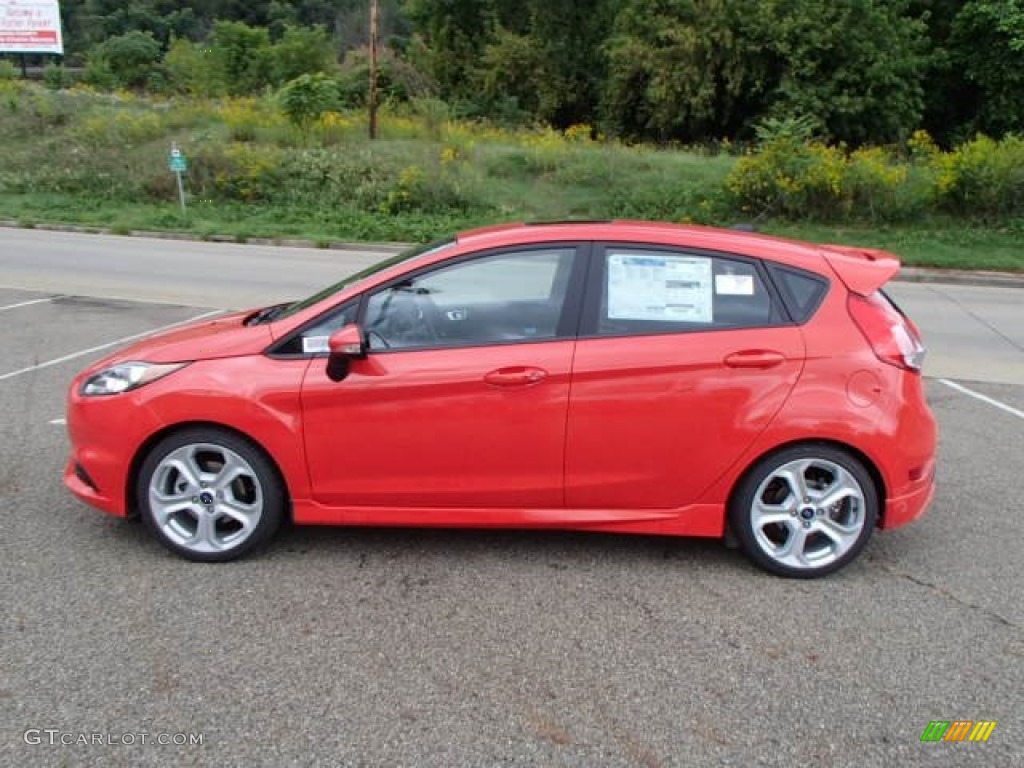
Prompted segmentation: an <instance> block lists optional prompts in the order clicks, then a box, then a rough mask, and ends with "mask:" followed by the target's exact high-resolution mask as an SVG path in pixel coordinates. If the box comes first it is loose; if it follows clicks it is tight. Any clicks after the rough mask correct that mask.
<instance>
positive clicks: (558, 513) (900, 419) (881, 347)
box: [65, 221, 936, 577]
mask: <svg viewBox="0 0 1024 768" xmlns="http://www.w3.org/2000/svg"><path fill="white" fill-rule="evenodd" d="M282 269H287V264H282ZM898 269H899V262H898V261H897V260H896V259H895V258H893V257H891V256H889V255H888V254H885V253H881V252H877V251H867V250H860V249H851V248H844V247H837V246H817V245H811V244H807V243H798V242H792V241H786V240H780V239H775V238H769V237H765V236H761V235H756V234H751V233H744V232H737V231H732V230H718V229H706V228H696V227H682V226H675V225H670V224H658V223H643V222H625V221H617V222H606V223H597V222H586V223H582V222H576V223H560V224H544V225H514V226H501V227H494V228H490V229H481V230H476V231H473V232H468V233H465V234H462V235H459V236H458V237H456V238H453V239H451V240H448V241H446V242H444V243H441V244H435V245H432V246H430V247H427V248H421V249H417V250H413V251H410V252H407V253H405V254H402V255H400V256H398V257H396V258H394V259H391V260H389V261H385V262H383V263H381V264H378V265H376V266H374V267H372V268H371V269H369V270H367V271H365V272H362V273H360V274H358V275H354V276H352V277H350V278H348V279H346V280H344V281H342V282H341V283H338V284H337V285H334V286H331V287H330V288H328V289H326V290H324V291H322V292H321V293H318V294H317V295H315V296H312V297H310V298H308V299H306V300H304V301H299V302H297V303H291V304H281V305H278V306H274V307H268V308H265V309H261V310H258V311H249V312H239V313H236V314H231V315H225V316H222V317H220V318H218V319H215V320H212V321H205V322H200V323H196V324H193V325H190V326H187V327H183V328H180V329H176V330H173V331H170V332H167V333H163V334H161V335H159V336H153V337H151V338H148V339H146V340H145V341H142V342H140V343H137V344H134V345H133V346H131V347H128V348H127V349H124V350H122V351H120V352H117V353H116V354H114V355H111V356H110V357H107V358H106V359H104V360H101V361H99V362H98V363H96V364H94V365H92V366H91V367H90V368H88V369H87V370H86V371H84V372H83V373H82V374H80V375H79V376H78V377H77V378H76V379H75V380H74V382H73V383H72V385H71V390H70V393H69V399H68V419H67V421H68V429H69V432H70V436H71V442H72V451H71V458H70V461H69V462H68V465H67V471H66V473H65V482H66V484H67V486H68V488H70V490H71V492H72V493H74V494H75V495H76V496H77V497H78V498H80V499H82V500H83V501H85V502H87V503H89V504H92V505H94V506H96V507H99V508H100V509H102V510H104V511H106V512H109V513H111V514H114V515H119V516H129V515H134V514H139V515H141V517H142V519H143V521H144V522H145V523H146V524H147V526H148V527H149V528H150V529H151V530H152V532H153V533H154V534H155V535H156V537H157V538H158V539H159V540H160V541H161V542H162V543H163V544H165V545H166V546H167V547H169V548H170V549H172V550H174V551H175V552H178V553H180V554H182V555H184V556H185V557H187V558H191V559H194V560H230V559H232V558H236V557H239V556H241V555H243V554H245V553H247V552H249V551H250V550H252V549H253V548H255V547H257V546H259V545H261V544H263V543H264V542H266V541H267V540H268V539H269V538H270V537H271V535H272V534H273V533H274V531H275V530H276V529H277V527H278V524H279V523H280V522H281V521H282V519H283V518H284V517H285V516H286V515H287V516H290V517H291V519H292V520H294V522H295V523H298V524H320V525H373V526H444V527H509V528H565V529H578V530H590V531H607V532H618V533H646V534H666V535H678V536H710V537H719V538H730V539H734V540H735V541H737V542H738V543H739V545H740V546H741V547H742V549H743V550H744V551H745V552H746V554H747V555H748V556H749V557H750V558H751V559H752V560H753V561H754V562H756V563H757V564H758V565H760V566H762V567H764V568H766V569H768V570H770V571H773V572H775V573H778V574H783V575H786V576H797V577H811V576H820V575H823V574H827V573H830V572H832V571H835V570H837V569H839V568H840V567H842V566H843V565H845V564H846V563H848V562H849V561H850V560H852V559H853V558H855V557H856V556H857V555H858V553H859V552H860V551H861V550H862V549H863V548H864V545H865V544H866V543H867V540H868V538H869V537H870V536H871V533H872V531H873V529H874V528H875V526H876V525H879V526H881V527H883V528H895V527H897V526H900V525H903V524H905V523H908V522H910V521H912V520H914V519H915V518H917V517H918V516H920V515H921V514H922V512H923V511H924V509H925V508H926V506H927V505H928V503H929V501H930V500H931V498H932V494H933V489H934V485H933V482H934V481H933V478H934V467H935V465H934V458H935V442H936V427H935V421H934V418H933V416H932V414H931V412H930V410H929V408H928V405H927V404H926V402H925V398H924V394H923V387H922V382H921V375H920V367H921V360H922V357H923V354H924V348H923V346H922V344H921V341H920V338H919V334H918V332H917V330H916V328H915V327H914V325H913V324H912V323H911V321H910V320H908V319H907V318H906V317H905V316H904V315H903V313H902V312H901V311H900V310H899V309H898V308H897V307H896V306H895V305H893V303H892V302H890V301H889V299H888V298H886V296H885V295H884V294H883V293H882V291H881V288H882V286H883V285H884V284H885V283H886V282H887V281H888V280H890V279H891V278H892V277H893V276H894V275H895V274H896V272H897V271H898Z"/></svg>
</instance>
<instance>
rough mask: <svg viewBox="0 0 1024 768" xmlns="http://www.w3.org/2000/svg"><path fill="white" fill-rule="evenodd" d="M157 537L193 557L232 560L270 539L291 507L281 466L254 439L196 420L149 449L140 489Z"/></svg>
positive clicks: (142, 505)
mask: <svg viewBox="0 0 1024 768" xmlns="http://www.w3.org/2000/svg"><path fill="white" fill-rule="evenodd" d="M134 493H135V498H136V502H137V504H138V508H139V511H140V515H141V517H142V521H143V522H144V523H145V525H146V527H147V528H148V529H149V530H150V532H151V533H152V534H153V536H154V537H156V539H157V541H159V542H160V543H161V544H163V545H164V546H165V547H167V548H168V549H170V550H171V551H172V552H176V553H177V554H179V555H181V556H182V557H185V558H187V559H189V560H196V561H200V562H225V561H228V560H234V559H236V558H239V557H242V556H244V555H246V554H248V553H250V552H252V551H253V550H255V549H257V548H259V547H261V546H263V545H264V544H266V543H267V542H268V541H269V540H270V538H271V537H272V536H273V535H274V533H275V532H276V531H277V529H278V527H279V526H280V524H281V520H282V518H283V517H284V514H285V505H286V493H285V489H284V483H283V481H282V480H281V477H280V474H279V473H278V471H277V468H276V467H275V466H274V465H273V463H272V462H271V461H270V459H269V458H268V457H267V455H266V454H265V453H264V452H263V451H262V450H261V449H260V448H259V447H258V446H256V445H255V444H254V443H252V442H250V441H249V440H247V439H246V438H244V437H241V436H239V435H237V434H235V433H233V432H229V431H227V430H224V429H218V428H215V427H189V428H186V429H182V430H181V431H178V432H174V433H172V434H170V435H168V436H167V437H165V438H163V439H162V440H160V441H159V442H158V443H157V444H156V445H154V446H153V447H152V448H151V449H150V451H149V453H148V454H147V455H146V457H145V459H144V460H143V462H142V465H141V467H140V469H139V473H138V477H137V480H136V486H135V489H134Z"/></svg>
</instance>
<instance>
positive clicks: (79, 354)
mask: <svg viewBox="0 0 1024 768" xmlns="http://www.w3.org/2000/svg"><path fill="white" fill-rule="evenodd" d="M223 311H224V310H222V309H215V310H214V311H213V312H204V313H203V314H201V315H196V316H195V317H191V318H189V319H188V320H179V321H178V322H177V323H171V324H170V325H163V326H160V327H159V328H154V329H153V330H151V331H143V332H142V333H136V334H132V335H131V336H125V337H123V338H120V339H115V340H114V341H108V342H107V343H106V344H100V345H98V346H95V347H89V348H88V349H83V350H80V351H78V352H72V353H71V354H70V355H64V356H63V357H56V358H54V359H53V360H47V361H45V362H42V363H36V364H35V365H30V366H28V367H27V368H21V369H19V370H17V371H11V372H10V373H5V374H2V375H0V381H4V380H5V379H13V378H14V377H15V376H21V374H23V373H31V372H32V371H38V370H39V369H41V368H49V367H50V366H51V365H59V364H60V363H64V362H67V361H68V360H74V359H75V358H76V357H83V356H85V355H91V354H92V353H93V352H99V351H100V350H103V349H109V348H110V347H117V346H120V345H121V344H125V343H126V342H129V341H135V340H136V339H141V338H143V337H145V336H152V335H153V334H154V333H160V332H161V331H169V330H171V328H177V327H178V326H179V325H188V324H189V323H193V322H195V321H196V320H202V319H203V318H206V317H213V316H214V315H219V314H222V313H223Z"/></svg>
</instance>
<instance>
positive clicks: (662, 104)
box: [604, 0, 769, 141]
mask: <svg viewBox="0 0 1024 768" xmlns="http://www.w3.org/2000/svg"><path fill="white" fill-rule="evenodd" d="M757 5H758V3H757V2H756V0H737V2H732V3H730V2H722V1H720V0H656V2H653V3H652V2H645V0H631V1H630V2H628V3H627V4H626V5H625V6H624V7H623V9H622V11H621V12H620V13H619V16H618V18H617V19H616V21H615V27H614V32H613V34H612V37H611V39H610V40H609V41H608V44H607V51H608V59H609V64H608V72H609V74H608V80H607V84H606V88H605V97H604V114H605V116H606V118H607V120H608V121H609V123H610V125H611V127H612V128H613V129H615V130H617V131H618V132H621V133H624V134H626V135H627V136H631V137H634V138H642V137H654V138H658V139H662V140H666V139H677V140H683V141H694V140H700V139H705V138H708V137H714V136H726V135H732V134H734V133H735V132H736V131H738V130H739V129H740V128H741V127H742V126H743V124H744V122H745V121H747V120H749V118H750V117H752V116H753V115H756V114H758V113H759V112H760V111H761V110H762V109H763V104H764V98H765V92H766V87H767V83H766V79H767V76H768V68H769V61H768V59H767V58H766V56H765V55H764V54H763V53H762V50H763V49H762V47H761V43H760V41H758V40H757V39H756V38H754V37H752V36H751V35H750V34H749V32H748V30H747V29H745V27H744V18H746V17H748V16H749V15H750V14H752V13H754V11H755V8H756V6H757Z"/></svg>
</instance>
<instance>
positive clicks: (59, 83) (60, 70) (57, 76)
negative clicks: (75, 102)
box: [43, 61, 74, 91]
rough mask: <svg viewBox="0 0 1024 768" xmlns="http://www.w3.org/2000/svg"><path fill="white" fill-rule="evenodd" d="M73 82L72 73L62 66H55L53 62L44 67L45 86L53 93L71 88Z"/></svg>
mask: <svg viewBox="0 0 1024 768" xmlns="http://www.w3.org/2000/svg"><path fill="white" fill-rule="evenodd" d="M73 82H74V78H73V77H71V73H70V72H68V71H67V70H66V69H64V67H63V66H62V65H60V64H54V63H53V62H52V61H51V62H50V63H49V64H47V65H46V66H45V67H43V84H44V85H46V87H47V88H49V89H50V90H51V91H61V90H63V89H65V88H68V87H70V86H71V84H72V83H73Z"/></svg>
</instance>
